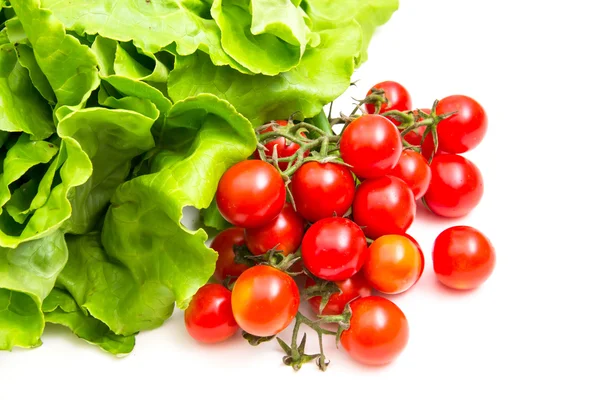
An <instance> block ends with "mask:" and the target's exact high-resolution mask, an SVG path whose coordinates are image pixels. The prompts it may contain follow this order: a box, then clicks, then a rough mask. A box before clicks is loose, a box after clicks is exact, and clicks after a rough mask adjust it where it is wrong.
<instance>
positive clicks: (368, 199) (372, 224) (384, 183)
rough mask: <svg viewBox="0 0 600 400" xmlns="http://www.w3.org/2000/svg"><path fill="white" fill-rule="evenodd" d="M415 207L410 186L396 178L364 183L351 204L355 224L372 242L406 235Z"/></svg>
mask: <svg viewBox="0 0 600 400" xmlns="http://www.w3.org/2000/svg"><path fill="white" fill-rule="evenodd" d="M415 213H416V203H415V197H414V195H413V192H412V191H411V190H410V188H409V187H408V185H407V184H406V183H405V182H404V181H403V180H401V179H400V178H397V177H395V176H382V177H379V178H374V179H367V180H365V181H363V182H362V183H361V184H360V185H359V186H358V189H357V190H356V195H355V196H354V203H353V204H352V216H353V218H354V221H355V222H356V223H357V224H358V225H359V226H361V227H362V228H363V231H364V232H365V235H366V236H367V237H368V238H370V239H377V238H378V237H380V236H383V235H391V234H403V233H404V232H406V230H407V229H408V228H409V227H410V226H411V224H412V223H413V221H414V219H415Z"/></svg>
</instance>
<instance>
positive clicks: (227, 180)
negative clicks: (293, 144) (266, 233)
mask: <svg viewBox="0 0 600 400" xmlns="http://www.w3.org/2000/svg"><path fill="white" fill-rule="evenodd" d="M215 197H216V200H217V208H218V209H219V212H220V213H221V215H223V218H225V219H226V220H227V221H229V222H230V223H232V224H233V225H236V226H239V227H241V228H254V227H257V226H261V225H264V224H266V223H267V222H269V221H272V220H273V219H275V217H277V215H279V213H280V212H281V210H282V209H283V205H284V204H285V184H284V183H283V179H282V178H281V176H280V175H279V172H277V169H276V168H275V167H274V166H272V165H271V164H269V163H267V162H265V161H262V160H245V161H242V162H240V163H237V164H235V165H234V166H233V167H231V168H229V169H228V170H227V171H226V172H225V173H224V174H223V176H222V177H221V180H219V186H218V187H217V193H216V196H215Z"/></svg>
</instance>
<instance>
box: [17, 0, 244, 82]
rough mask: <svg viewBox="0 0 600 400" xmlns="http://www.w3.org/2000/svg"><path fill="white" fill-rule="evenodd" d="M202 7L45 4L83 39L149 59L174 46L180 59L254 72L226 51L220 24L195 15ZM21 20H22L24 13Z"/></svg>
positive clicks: (164, 0) (101, 1)
mask: <svg viewBox="0 0 600 400" xmlns="http://www.w3.org/2000/svg"><path fill="white" fill-rule="evenodd" d="M199 3H201V2H196V1H190V0H188V1H180V0H161V1H147V0H118V1H115V0H98V1H93V2H89V1H63V0H43V1H42V6H43V8H46V9H48V10H51V11H52V13H53V14H54V15H55V16H56V18H58V19H59V20H60V21H61V22H62V23H63V24H64V25H65V26H66V28H67V29H69V30H73V31H75V32H77V34H79V35H83V34H90V35H96V34H97V35H99V36H102V37H104V38H108V39H113V40H117V41H121V42H129V41H132V42H133V44H134V45H135V46H136V47H138V48H140V49H142V50H143V51H144V52H147V53H156V52H158V51H160V50H162V49H164V48H166V47H168V46H169V45H170V44H171V43H174V44H175V46H176V51H177V53H178V54H183V55H187V54H192V53H194V52H195V51H196V50H200V51H203V52H205V53H207V54H209V55H210V57H211V60H212V62H213V63H214V64H215V65H230V66H232V67H233V68H236V69H238V70H240V71H243V72H248V71H247V70H246V69H245V68H243V67H242V66H240V65H239V64H238V63H237V62H235V60H234V59H232V58H231V57H230V56H229V55H228V54H227V53H226V52H225V51H223V49H222V47H221V43H220V40H221V34H220V31H219V27H218V26H217V24H216V23H215V21H213V20H212V19H205V18H202V17H201V16H200V15H198V14H196V13H195V12H194V11H195V7H199V6H200V4H199ZM17 14H18V15H19V17H20V16H21V14H20V12H19V10H17Z"/></svg>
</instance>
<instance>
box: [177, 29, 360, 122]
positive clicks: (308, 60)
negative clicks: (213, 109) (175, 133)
mask: <svg viewBox="0 0 600 400" xmlns="http://www.w3.org/2000/svg"><path fill="white" fill-rule="evenodd" d="M320 35H321V42H320V44H319V46H318V47H315V48H311V49H308V50H307V51H306V53H305V54H304V57H303V58H302V61H301V62H300V64H299V65H298V66H297V67H296V68H294V69H292V70H291V71H288V72H284V73H282V74H280V75H277V76H273V77H271V76H264V75H254V76H248V75H244V74H241V73H239V72H237V71H235V70H233V69H231V68H229V67H217V66H215V65H213V64H212V63H211V62H210V59H209V58H208V57H207V56H206V55H205V54H203V53H201V52H197V53H195V54H194V55H191V56H186V57H183V56H178V57H177V58H176V61H175V69H174V70H173V71H172V72H171V75H170V76H169V83H168V88H169V96H170V97H171V98H172V99H173V100H174V101H179V100H183V99H186V98H188V97H190V96H195V95H197V94H200V93H212V94H214V95H216V96H219V97H220V98H222V99H225V100H227V101H229V102H230V103H231V104H232V105H233V106H234V107H235V108H236V109H237V110H238V112H240V113H241V114H243V115H244V116H246V118H248V119H249V120H250V121H251V122H252V124H253V125H254V126H258V125H261V124H263V123H265V122H266V121H270V120H273V119H287V118H288V117H289V116H290V115H291V114H293V113H297V112H298V113H301V116H304V117H305V118H308V117H312V116H314V115H316V114H318V113H319V112H320V111H321V110H322V109H323V106H324V105H325V104H327V103H329V102H331V101H332V100H334V99H335V98H337V97H338V96H339V95H340V94H341V93H343V92H344V91H345V90H346V89H347V88H348V86H349V85H350V79H351V77H352V73H353V72H354V67H355V57H357V56H358V54H359V52H360V43H361V28H360V26H359V25H358V23H356V22H353V21H350V23H348V24H346V25H345V26H344V27H341V28H338V29H331V30H325V31H321V32H320ZM324 65H326V66H327V67H326V68H324V67H323V66H324ZM301 116H300V115H298V117H299V118H300V117H301Z"/></svg>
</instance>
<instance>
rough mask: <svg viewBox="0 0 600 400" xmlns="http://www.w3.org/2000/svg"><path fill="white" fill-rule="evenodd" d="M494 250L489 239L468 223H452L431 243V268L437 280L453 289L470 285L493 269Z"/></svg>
mask: <svg viewBox="0 0 600 400" xmlns="http://www.w3.org/2000/svg"><path fill="white" fill-rule="evenodd" d="M495 265H496V251H495V250H494V246H493V245H492V243H491V242H490V240H489V239H488V238H487V237H486V236H485V235H484V234H483V233H481V232H480V231H478V230H477V229H475V228H472V227H470V226H453V227H451V228H448V229H446V230H445V231H443V232H442V233H440V234H439V236H438V237H437V239H436V240H435V242H434V245H433V269H434V271H435V274H436V276H437V278H438V279H439V281H440V282H442V283H443V284H444V285H446V286H448V287H450V288H453V289H463V290H468V289H474V288H476V287H478V286H480V285H481V284H483V283H484V282H485V281H486V280H487V279H488V278H489V277H490V275H491V274H492V272H493V271H494V267H495Z"/></svg>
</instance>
